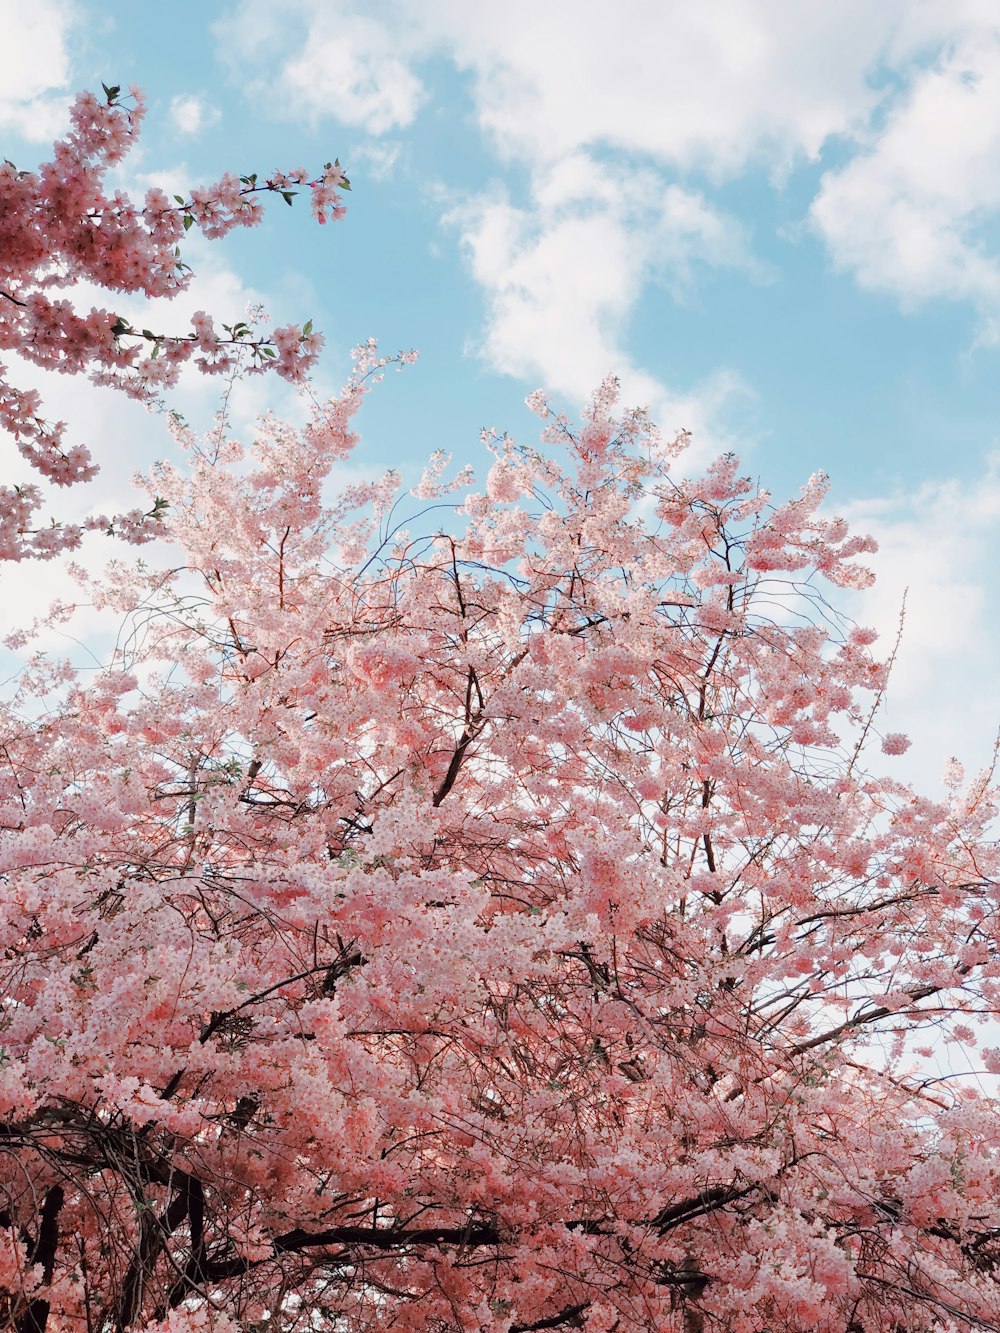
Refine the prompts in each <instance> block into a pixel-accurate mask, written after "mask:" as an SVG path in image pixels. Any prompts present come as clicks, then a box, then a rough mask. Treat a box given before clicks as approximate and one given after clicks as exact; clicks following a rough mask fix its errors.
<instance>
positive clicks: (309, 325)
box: [302, 319, 313, 338]
mask: <svg viewBox="0 0 1000 1333" xmlns="http://www.w3.org/2000/svg"><path fill="white" fill-rule="evenodd" d="M312 331H313V322H312V320H311V319H307V320H306V322H305V323H304V324H303V325H302V332H303V333H304V334H305V336H306V337H307V338H308V337H309V335H310V333H312Z"/></svg>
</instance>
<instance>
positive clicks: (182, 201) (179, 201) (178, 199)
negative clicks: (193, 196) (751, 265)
mask: <svg viewBox="0 0 1000 1333" xmlns="http://www.w3.org/2000/svg"><path fill="white" fill-rule="evenodd" d="M174 198H175V199H176V200H177V202H178V203H179V204H180V205H181V206H182V207H183V205H184V196H183V195H182V194H175V195H174Z"/></svg>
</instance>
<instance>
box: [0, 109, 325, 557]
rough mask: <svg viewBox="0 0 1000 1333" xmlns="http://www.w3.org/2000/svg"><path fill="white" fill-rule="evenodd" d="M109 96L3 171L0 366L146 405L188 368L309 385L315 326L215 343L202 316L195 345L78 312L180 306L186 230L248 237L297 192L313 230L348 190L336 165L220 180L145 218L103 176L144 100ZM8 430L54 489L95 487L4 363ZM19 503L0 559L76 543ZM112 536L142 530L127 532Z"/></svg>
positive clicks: (75, 113) (230, 332)
mask: <svg viewBox="0 0 1000 1333" xmlns="http://www.w3.org/2000/svg"><path fill="white" fill-rule="evenodd" d="M104 93H105V95H104V98H103V100H102V99H101V98H98V97H97V96H95V95H94V94H93V93H90V92H84V93H81V94H80V95H79V96H78V97H77V99H76V101H75V103H74V104H73V107H72V109H71V113H70V119H71V129H70V131H69V133H68V134H67V135H66V137H65V138H64V139H62V140H60V141H59V142H57V143H56V144H55V145H54V146H53V151H52V158H51V160H50V161H48V162H46V163H44V164H43V165H42V166H40V167H39V168H38V170H37V171H19V170H18V169H17V168H16V167H15V166H14V165H13V164H12V163H10V162H4V163H3V164H2V165H0V355H2V353H3V352H4V351H12V352H16V353H17V354H18V355H19V356H21V357H23V358H24V359H26V360H28V361H30V362H32V363H33V364H35V365H37V366H40V367H42V368H43V369H46V370H54V371H58V372H60V373H63V374H74V375H76V374H84V375H87V376H88V377H89V378H90V379H91V380H92V381H93V382H94V383H96V384H103V385H111V386H113V387H115V388H118V389H120V390H122V391H123V392H124V393H126V394H128V395H129V396H130V397H133V398H136V399H138V400H139V401H142V402H152V401H154V400H156V398H157V397H158V395H159V394H160V393H161V392H162V391H163V390H164V389H166V388H169V387H170V386H172V385H174V384H175V383H176V382H177V377H178V374H179V372H180V369H181V367H182V366H183V365H184V364H185V363H187V362H188V361H191V360H192V359H193V360H194V363H195V364H196V365H197V366H198V368H199V369H200V370H203V371H207V372H211V373H223V372H231V371H233V370H235V369H236V368H237V367H243V368H245V369H246V370H248V371H250V372H263V371H266V370H271V369H273V370H274V371H275V372H276V373H277V374H278V375H279V376H281V377H282V378H284V379H286V380H289V381H292V382H296V383H297V382H301V380H302V379H303V378H304V377H305V376H306V375H307V373H308V372H309V370H310V369H311V368H312V367H313V366H314V365H315V363H316V358H317V355H318V353H319V350H320V348H321V347H322V339H321V337H320V335H319V334H318V333H315V332H313V330H312V326H311V324H309V325H306V326H305V327H297V326H293V325H289V326H286V327H284V328H281V329H278V330H275V331H274V333H273V335H272V336H271V338H270V339H268V338H258V337H255V336H254V333H253V331H252V330H251V329H250V328H249V327H248V326H247V325H245V324H244V325H234V326H233V328H231V329H227V330H226V332H225V333H220V332H218V331H216V330H215V328H214V326H213V325H211V323H210V321H208V320H207V317H204V316H196V318H195V321H194V326H193V330H192V332H191V333H179V334H164V333H158V332H155V331H151V330H148V329H141V330H140V329H136V328H133V327H132V326H131V324H130V323H129V322H128V321H127V320H124V319H123V318H121V316H119V315H117V314H115V313H114V311H112V310H105V309H92V310H90V311H89V312H84V311H82V310H78V309H77V308H76V307H75V306H74V304H73V302H72V301H71V299H70V298H69V296H68V295H66V293H67V292H69V291H71V289H72V287H73V285H74V284H75V283H77V282H79V281H87V282H90V283H94V284H96V285H98V286H100V287H103V288H105V289H107V290H108V291H109V292H119V293H136V292H141V293H142V294H144V295H145V296H148V297H172V296H176V295H177V294H178V293H179V292H181V291H183V290H184V289H185V288H186V287H187V286H188V285H189V283H190V281H191V271H190V269H189V268H188V266H187V265H186V264H184V263H183V261H182V259H181V248H180V242H181V241H182V240H183V237H184V235H185V234H186V232H187V230H188V229H189V228H191V227H197V228H198V229H199V230H200V231H201V233H202V234H203V235H204V236H206V237H208V238H209V239H217V238H219V237H222V236H225V235H226V234H227V233H228V232H229V231H231V230H232V229H233V228H234V227H250V226H254V225H256V224H257V223H258V222H259V221H260V220H261V217H262V216H263V205H262V203H261V200H262V197H263V195H264V194H266V193H274V194H279V195H281V196H282V197H283V198H284V199H285V200H286V201H287V202H289V203H291V201H292V199H293V197H294V195H295V193H297V191H298V190H299V189H300V188H303V187H304V188H307V189H308V190H309V191H310V193H311V196H312V205H313V212H314V215H315V216H316V217H317V219H318V220H319V221H321V222H325V221H326V220H327V219H328V218H334V219H337V218H340V217H342V216H343V213H344V207H343V203H342V194H341V191H343V190H344V189H349V188H350V183H349V181H348V180H347V177H346V176H345V175H344V173H343V171H342V169H341V167H340V164H339V163H336V164H328V165H327V166H326V167H325V168H324V170H323V172H322V173H321V174H320V176H318V177H317V178H316V179H314V180H310V179H309V176H308V173H306V172H305V171H304V170H302V169H297V170H295V171H292V172H281V171H278V172H275V173H274V174H273V175H272V176H270V177H267V178H266V179H261V180H258V178H257V176H256V175H249V176H236V175H233V174H232V173H226V174H225V175H223V176H222V177H221V179H220V180H218V181H216V182H215V183H214V184H211V185H207V186H200V187H196V188H195V189H193V190H192V191H191V192H190V194H189V195H188V196H187V197H185V196H182V195H177V196H175V197H174V198H173V199H170V198H168V196H167V195H166V194H165V193H164V192H163V191H162V190H160V189H157V188H153V189H150V190H148V191H147V192H146V196H145V200H144V202H143V204H142V205H141V206H140V205H138V204H136V203H134V202H133V201H132V200H131V199H130V198H129V197H128V196H127V195H126V194H124V193H123V192H122V191H120V190H116V191H109V190H108V189H107V187H106V179H105V178H106V176H107V172H108V170H109V168H111V167H112V166H114V165H116V164H117V163H119V162H120V161H121V160H122V158H123V157H124V156H125V154H126V153H127V152H128V151H129V150H130V149H131V148H132V147H133V146H134V144H135V142H136V140H137V138H138V136H139V132H140V127H141V124H142V121H143V117H144V115H145V102H144V99H143V96H142V94H141V92H140V91H139V89H138V88H132V89H131V98H130V99H127V98H125V97H123V95H122V93H121V90H120V89H119V88H117V87H113V88H105V90H104ZM0 427H2V428H3V429H4V430H5V431H7V432H8V434H9V435H11V436H12V437H13V439H14V441H15V443H16V445H17V447H18V449H19V450H20V452H21V454H22V455H23V456H24V458H26V459H27V461H28V462H29V463H30V464H31V466H32V467H33V468H35V469H36V470H37V471H38V472H39V473H40V474H41V475H42V476H43V477H44V478H46V479H47V480H48V481H50V482H52V483H54V484H55V485H59V486H68V485H72V484H75V483H78V482H82V481H88V480H91V479H92V478H93V477H94V475H95V474H96V472H97V465H96V464H95V462H94V460H93V457H92V455H91V452H90V450H89V448H88V447H87V446H86V445H85V444H82V443H72V444H70V443H68V442H67V441H66V439H65V425H64V423H62V422H58V421H56V422H53V421H48V420H46V419H45V418H44V416H43V414H42V404H41V401H40V398H39V396H38V394H37V393H35V392H34V391H31V390H22V389H19V388H18V387H17V386H16V385H15V384H13V383H12V382H11V381H10V378H9V369H8V367H7V366H5V365H4V364H3V362H2V361H0ZM23 493H24V496H25V499H24V500H22V501H21V502H20V503H18V504H17V505H11V504H10V503H7V502H2V503H0V554H2V556H3V558H5V559H9V560H10V559H23V558H25V557H32V556H34V557H43V558H45V557H49V556H51V555H53V554H56V553H57V552H58V551H60V550H67V549H71V548H73V547H74V546H76V545H77V544H78V543H79V541H80V537H81V529H80V528H79V527H77V526H72V525H66V526H61V525H54V526H52V527H48V528H44V527H42V528H39V527H37V526H34V514H35V512H36V510H37V508H38V507H39V505H40V496H38V495H37V494H36V493H35V492H34V491H32V490H30V489H29V488H25V489H24V492H23ZM91 526H95V525H91ZM116 530H117V531H120V532H121V533H122V534H123V535H127V534H129V533H131V532H134V531H138V530H139V529H136V528H135V525H134V524H132V523H127V522H121V523H118V524H117V527H116Z"/></svg>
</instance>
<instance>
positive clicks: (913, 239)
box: [812, 14, 1000, 337]
mask: <svg viewBox="0 0 1000 1333" xmlns="http://www.w3.org/2000/svg"><path fill="white" fill-rule="evenodd" d="M998 210H1000V14H998V15H997V16H996V25H995V31H994V32H993V33H991V34H984V33H983V32H981V31H977V32H976V33H975V34H974V35H970V36H968V37H967V38H966V39H964V40H962V41H959V42H956V43H955V44H953V45H952V46H951V47H950V48H949V49H948V50H947V51H946V53H945V54H944V55H942V56H941V57H940V58H939V59H938V60H937V61H936V62H935V63H934V64H933V65H932V66H931V67H930V68H924V69H920V70H919V71H917V72H916V73H914V74H913V76H912V79H911V82H910V86H909V87H908V89H907V90H906V92H905V93H904V94H903V95H902V97H901V98H900V100H899V101H898V102H897V103H896V105H895V106H894V107H893V109H892V110H891V111H890V113H889V115H888V118H887V120H886V123H885V125H884V127H883V128H882V129H881V130H879V131H878V132H877V133H875V134H873V135H872V136H870V143H869V144H868V146H867V148H866V150H865V151H863V152H862V153H860V154H859V155H858V156H856V157H854V158H852V159H851V160H850V161H849V162H848V163H847V164H846V165H845V166H844V167H842V168H839V169H838V170H836V171H832V172H829V173H827V174H826V175H825V176H824V177H823V180H822V183H821V187H820V190H819V193H818V195H817V197H816V199H815V201H814V203H813V205H812V220H813V223H814V225H815V226H816V228H817V229H818V230H819V232H820V234H821V235H822V236H823V238H824V240H825V241H826V243H827V245H828V246H829V248H830V252H831V254H832V256H833V258H834V261H835V262H836V263H837V264H838V265H839V266H840V267H842V268H845V269H847V270H850V271H851V272H853V273H854V275H855V277H856V278H857V280H858V281H859V282H860V283H861V285H862V286H864V287H868V288H871V289H873V290H877V291H884V292H888V293H891V294H892V295H894V296H896V297H898V298H899V299H900V300H902V302H903V303H904V305H908V306H912V305H915V304H916V303H918V302H920V301H924V300H927V299H929V298H933V297H944V298H950V299H952V300H969V301H971V302H972V303H973V304H974V305H976V306H977V307H978V308H979V310H980V312H981V313H982V315H983V316H984V319H985V321H986V323H987V326H990V325H994V326H995V325H996V323H997V321H998V319H1000V247H997V246H996V245H995V244H992V245H991V244H989V242H988V239H987V237H988V235H989V232H988V227H989V225H990V224H991V223H992V222H993V221H994V220H995V217H996V214H997V212H998ZM993 336H994V337H995V336H996V328H995V327H994V329H993Z"/></svg>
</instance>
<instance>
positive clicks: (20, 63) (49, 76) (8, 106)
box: [0, 0, 77, 143]
mask: <svg viewBox="0 0 1000 1333" xmlns="http://www.w3.org/2000/svg"><path fill="white" fill-rule="evenodd" d="M76 17H77V16H76V7H75V5H74V4H72V3H70V0H33V3H31V4H30V5H25V4H24V3H23V0H0V50H2V51H3V56H4V59H3V82H2V85H0V128H2V129H11V130H14V131H15V132H16V133H18V134H21V135H23V136H24V137H25V138H26V139H30V140H32V141H33V142H39V143H44V142H45V141H46V140H51V139H53V138H55V137H56V135H58V134H59V133H61V131H62V130H64V129H65V127H66V124H67V115H66V110H67V102H68V99H67V95H66V90H67V87H68V84H69V80H70V58H69V52H68V50H67V40H66V39H67V37H68V36H69V33H70V30H71V29H72V27H73V25H74V23H75V22H76Z"/></svg>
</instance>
